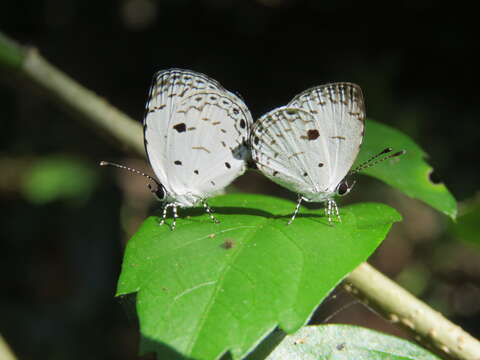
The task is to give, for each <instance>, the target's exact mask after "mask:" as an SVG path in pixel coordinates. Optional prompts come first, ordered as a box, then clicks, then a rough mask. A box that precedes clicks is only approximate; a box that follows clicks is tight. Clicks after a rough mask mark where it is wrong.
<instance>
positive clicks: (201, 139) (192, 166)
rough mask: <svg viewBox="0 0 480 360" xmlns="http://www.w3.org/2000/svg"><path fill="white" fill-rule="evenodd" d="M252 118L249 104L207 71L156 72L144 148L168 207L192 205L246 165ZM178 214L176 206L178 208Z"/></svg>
mask: <svg viewBox="0 0 480 360" xmlns="http://www.w3.org/2000/svg"><path fill="white" fill-rule="evenodd" d="M252 122H253V120H252V118H251V115H250V112H249V110H248V108H247V107H246V105H245V104H244V103H243V101H242V100H241V99H239V98H238V97H237V96H236V95H235V94H233V93H231V92H229V91H227V90H225V89H224V88H223V87H222V86H221V85H220V84H219V83H218V82H216V81H215V80H213V79H210V78H209V77H207V76H206V75H203V74H199V73H195V72H192V71H187V70H180V69H170V70H165V71H161V72H159V73H157V74H156V75H155V77H154V81H153V84H152V87H151V89H150V94H149V100H148V101H147V105H146V115H145V119H144V139H145V149H146V152H147V155H148V159H149V161H150V164H151V166H152V168H153V170H154V172H155V175H156V176H157V178H158V181H159V183H160V184H161V186H162V187H163V190H164V191H163V193H164V197H163V198H162V199H161V200H162V201H163V202H164V203H165V204H166V205H168V207H173V208H174V210H175V211H176V207H177V206H178V207H191V206H195V205H197V204H199V203H204V204H206V203H205V200H206V199H207V198H209V197H211V196H214V195H216V194H218V193H220V192H222V191H223V189H224V188H225V187H226V186H228V185H229V184H230V183H231V182H232V181H233V180H234V179H235V178H236V177H238V176H239V175H241V174H243V173H244V172H245V170H246V159H247V158H248V157H249V150H248V148H247V146H246V142H247V139H248V133H249V129H250V126H251V124H252ZM174 215H175V212H174Z"/></svg>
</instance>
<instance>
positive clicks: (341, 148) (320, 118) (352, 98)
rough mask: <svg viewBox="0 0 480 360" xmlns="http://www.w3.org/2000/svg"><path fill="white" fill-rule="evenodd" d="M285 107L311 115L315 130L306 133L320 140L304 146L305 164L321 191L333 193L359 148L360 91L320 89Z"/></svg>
mask: <svg viewBox="0 0 480 360" xmlns="http://www.w3.org/2000/svg"><path fill="white" fill-rule="evenodd" d="M288 106H289V107H293V108H298V109H302V110H304V111H307V112H309V113H310V114H311V115H313V117H314V120H315V121H314V123H313V124H314V127H313V128H310V127H308V128H306V130H307V131H309V130H316V131H318V135H319V136H318V138H317V139H315V140H306V141H304V142H303V143H304V144H305V146H306V148H307V149H310V150H311V151H309V152H308V153H307V155H306V156H307V158H306V160H305V161H306V162H307V163H308V164H310V165H311V170H312V171H313V169H314V172H313V174H312V176H315V177H318V178H319V179H321V181H320V183H319V185H320V186H321V188H324V189H328V190H327V191H328V192H333V191H335V188H336V187H337V185H338V184H339V183H340V181H342V179H343V178H344V177H345V175H346V174H347V173H348V171H349V170H350V168H351V167H352V165H353V163H354V161H355V159H356V157H357V155H358V152H359V150H360V145H361V144H362V140H363V133H364V126H365V124H364V120H365V104H364V100H363V94H362V90H361V89H360V87H359V86H358V85H355V84H352V83H332V84H327V85H322V86H318V87H314V88H311V89H308V90H306V91H304V92H302V93H301V94H299V95H297V96H295V98H294V99H293V100H292V101H291V102H290V103H289V104H288ZM320 163H323V166H322V167H319V164H320ZM325 173H327V175H325ZM326 178H328V181H327V180H325V179H326Z"/></svg>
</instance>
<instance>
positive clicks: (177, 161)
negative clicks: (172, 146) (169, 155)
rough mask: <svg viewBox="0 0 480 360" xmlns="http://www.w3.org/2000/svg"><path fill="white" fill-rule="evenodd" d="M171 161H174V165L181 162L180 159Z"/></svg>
mask: <svg viewBox="0 0 480 360" xmlns="http://www.w3.org/2000/svg"><path fill="white" fill-rule="evenodd" d="M173 163H174V164H175V165H182V162H181V161H180V160H175V161H174V162H173Z"/></svg>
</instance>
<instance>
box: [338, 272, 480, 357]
mask: <svg viewBox="0 0 480 360" xmlns="http://www.w3.org/2000/svg"><path fill="white" fill-rule="evenodd" d="M344 287H345V289H346V290H347V291H348V292H350V293H351V294H352V295H354V296H355V297H357V298H358V299H359V300H360V301H362V302H363V303H364V304H365V305H367V306H369V307H372V308H373V309H375V310H377V311H378V312H379V313H381V314H382V315H383V316H384V317H385V319H387V320H389V321H391V322H393V323H394V324H396V325H399V326H401V327H403V328H405V329H407V330H408V331H409V332H410V333H412V334H413V336H414V338H415V340H417V341H419V342H421V343H423V344H425V345H427V346H429V347H431V348H433V349H435V350H438V351H439V353H441V354H442V355H443V356H447V357H448V358H452V359H468V360H478V359H480V342H479V341H478V340H477V339H475V338H474V337H472V336H471V335H470V334H468V333H467V332H465V331H464V330H463V329H462V328H460V327H459V326H457V325H455V324H454V323H452V322H451V321H449V320H448V319H446V318H445V317H444V316H443V315H442V314H440V313H439V312H437V311H435V310H433V309H432V308H431V307H429V306H428V305H427V304H425V303H424V302H422V301H420V300H419V299H417V298H416V297H415V296H413V295H412V294H410V293H409V292H408V291H406V290H405V289H403V288H402V287H400V286H399V285H397V284H396V283H395V282H393V281H392V280H390V279H389V278H387V277H386V276H385V275H383V274H382V273H380V272H379V271H377V270H376V269H375V268H373V267H372V266H371V265H369V264H367V263H363V264H361V265H360V266H359V267H357V268H356V269H355V270H354V271H353V272H352V273H351V274H350V275H349V276H348V277H347V282H346V283H345V285H344Z"/></svg>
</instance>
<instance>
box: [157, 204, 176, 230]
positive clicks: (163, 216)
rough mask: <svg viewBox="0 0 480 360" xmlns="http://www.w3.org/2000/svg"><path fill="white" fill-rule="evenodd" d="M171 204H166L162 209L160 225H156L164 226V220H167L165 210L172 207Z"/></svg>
mask: <svg viewBox="0 0 480 360" xmlns="http://www.w3.org/2000/svg"><path fill="white" fill-rule="evenodd" d="M172 206H173V204H166V205H165V206H164V207H163V215H162V220H160V223H159V224H158V225H160V226H161V225H163V224H165V219H166V218H167V210H168V208H169V207H172Z"/></svg>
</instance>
